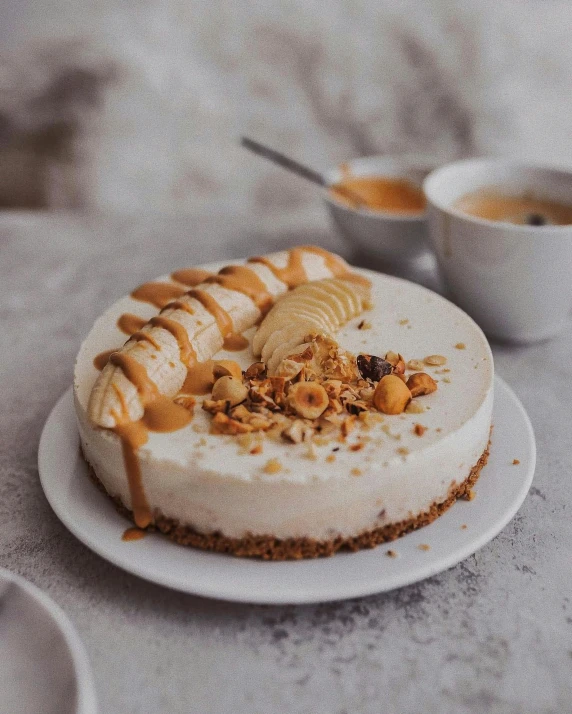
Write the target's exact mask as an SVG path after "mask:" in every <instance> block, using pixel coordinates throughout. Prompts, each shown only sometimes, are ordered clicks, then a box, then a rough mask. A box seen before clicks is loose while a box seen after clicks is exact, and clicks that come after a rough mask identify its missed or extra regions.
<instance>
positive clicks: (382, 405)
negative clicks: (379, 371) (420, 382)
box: [373, 374, 411, 414]
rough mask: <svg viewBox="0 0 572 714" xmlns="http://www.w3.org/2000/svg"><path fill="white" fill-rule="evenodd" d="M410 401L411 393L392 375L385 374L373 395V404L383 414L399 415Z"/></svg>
mask: <svg viewBox="0 0 572 714" xmlns="http://www.w3.org/2000/svg"><path fill="white" fill-rule="evenodd" d="M410 401H411V392H410V391H409V389H408V387H407V385H406V384H404V383H403V382H402V381H401V379H400V378H399V377H398V376H397V375H394V374H387V375H386V376H385V377H383V378H382V380H381V381H380V382H379V384H378V385H377V387H376V388H375V392H374V394H373V403H374V405H375V407H376V408H377V409H379V411H380V412H383V413H384V414H401V413H402V412H403V411H404V410H405V407H406V406H407V405H408V404H409V402H410Z"/></svg>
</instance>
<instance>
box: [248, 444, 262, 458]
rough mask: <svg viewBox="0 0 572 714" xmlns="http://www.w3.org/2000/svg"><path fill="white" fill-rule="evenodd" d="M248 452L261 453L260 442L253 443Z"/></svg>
mask: <svg viewBox="0 0 572 714" xmlns="http://www.w3.org/2000/svg"><path fill="white" fill-rule="evenodd" d="M249 453H250V454H252V455H253V456H254V455H255V454H261V453H262V443H258V444H255V445H254V446H253V447H252V449H250V451H249Z"/></svg>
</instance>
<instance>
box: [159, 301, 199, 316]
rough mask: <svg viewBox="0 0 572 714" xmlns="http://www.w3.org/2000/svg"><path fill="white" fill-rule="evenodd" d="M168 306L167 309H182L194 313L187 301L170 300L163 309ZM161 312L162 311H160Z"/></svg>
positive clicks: (190, 313)
mask: <svg viewBox="0 0 572 714" xmlns="http://www.w3.org/2000/svg"><path fill="white" fill-rule="evenodd" d="M167 308H169V310H184V311H185V312H188V313H189V315H194V314H195V311H194V310H193V308H192V307H191V306H190V305H189V303H187V302H183V301H182V300H175V301H174V302H170V303H169V304H168V305H167V306H166V307H165V308H163V309H164V310H166V309H167ZM161 312H162V311H161Z"/></svg>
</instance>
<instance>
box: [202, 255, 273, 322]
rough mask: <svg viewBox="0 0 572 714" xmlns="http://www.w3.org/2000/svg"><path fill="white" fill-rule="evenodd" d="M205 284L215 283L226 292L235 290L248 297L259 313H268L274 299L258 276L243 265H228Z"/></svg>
mask: <svg viewBox="0 0 572 714" xmlns="http://www.w3.org/2000/svg"><path fill="white" fill-rule="evenodd" d="M205 282H206V283H217V284H218V285H222V287H223V288H226V289H227V290H235V291H236V292H238V293H242V294H243V295H246V296H247V297H249V298H250V299H251V300H252V302H253V303H254V304H255V305H256V307H257V308H258V309H259V310H260V311H261V312H268V310H269V309H270V308H271V307H272V303H273V302H274V298H273V297H272V295H271V294H270V293H269V292H268V290H267V289H266V285H265V284H264V283H263V282H262V280H261V279H260V278H259V277H258V275H257V274H256V273H255V272H254V270H251V269H250V268H247V267H246V266H245V265H229V266H227V267H226V268H222V270H219V272H218V275H211V276H210V278H207V279H206V280H205Z"/></svg>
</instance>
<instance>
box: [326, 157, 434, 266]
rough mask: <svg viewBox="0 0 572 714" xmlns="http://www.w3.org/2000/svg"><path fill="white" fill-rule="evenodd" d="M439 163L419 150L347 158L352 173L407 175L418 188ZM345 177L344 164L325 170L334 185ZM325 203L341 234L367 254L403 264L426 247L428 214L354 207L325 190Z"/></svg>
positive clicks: (402, 177)
mask: <svg viewBox="0 0 572 714" xmlns="http://www.w3.org/2000/svg"><path fill="white" fill-rule="evenodd" d="M436 165H437V161H436V159H435V158H434V157H430V156H423V155H418V154H411V155H410V154H406V155H402V156H368V157H364V158H360V159H354V160H353V161H347V162H345V167H346V169H347V171H348V173H349V175H350V176H352V177H360V176H368V177H370V176H375V177H380V178H390V179H391V178H394V179H406V180H408V181H409V182H411V183H412V184H413V185H414V186H417V187H418V188H419V189H421V188H422V185H423V180H424V178H425V177H426V176H427V174H429V173H430V172H431V171H432V170H433V169H434V168H435V166H436ZM343 178H344V173H343V171H342V169H341V167H338V168H335V169H332V170H331V171H328V172H327V173H326V180H327V182H328V184H329V185H330V186H331V185H333V184H336V183H338V182H340V181H341V180H342V179H343ZM325 202H326V206H327V207H328V211H329V212H330V215H331V217H332V220H333V222H334V224H335V225H336V226H337V228H338V230H339V231H340V233H341V234H342V236H343V237H344V238H345V239H346V241H348V243H350V244H351V246H352V248H354V249H359V250H360V251H361V252H362V253H364V254H366V255H371V256H374V257H376V258H378V259H381V260H383V261H387V262H388V263H390V264H396V265H399V264H402V263H406V262H410V261H413V260H415V259H416V258H418V257H419V255H420V254H422V253H423V252H425V251H426V250H427V245H428V243H427V238H426V232H427V225H426V224H427V222H426V216H425V214H410V215H407V214H398V213H390V212H387V213H386V212H382V211H379V210H368V209H366V208H352V207H351V206H349V205H347V204H344V203H343V202H341V201H337V200H336V198H335V196H333V195H332V194H331V193H326V196H325Z"/></svg>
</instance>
